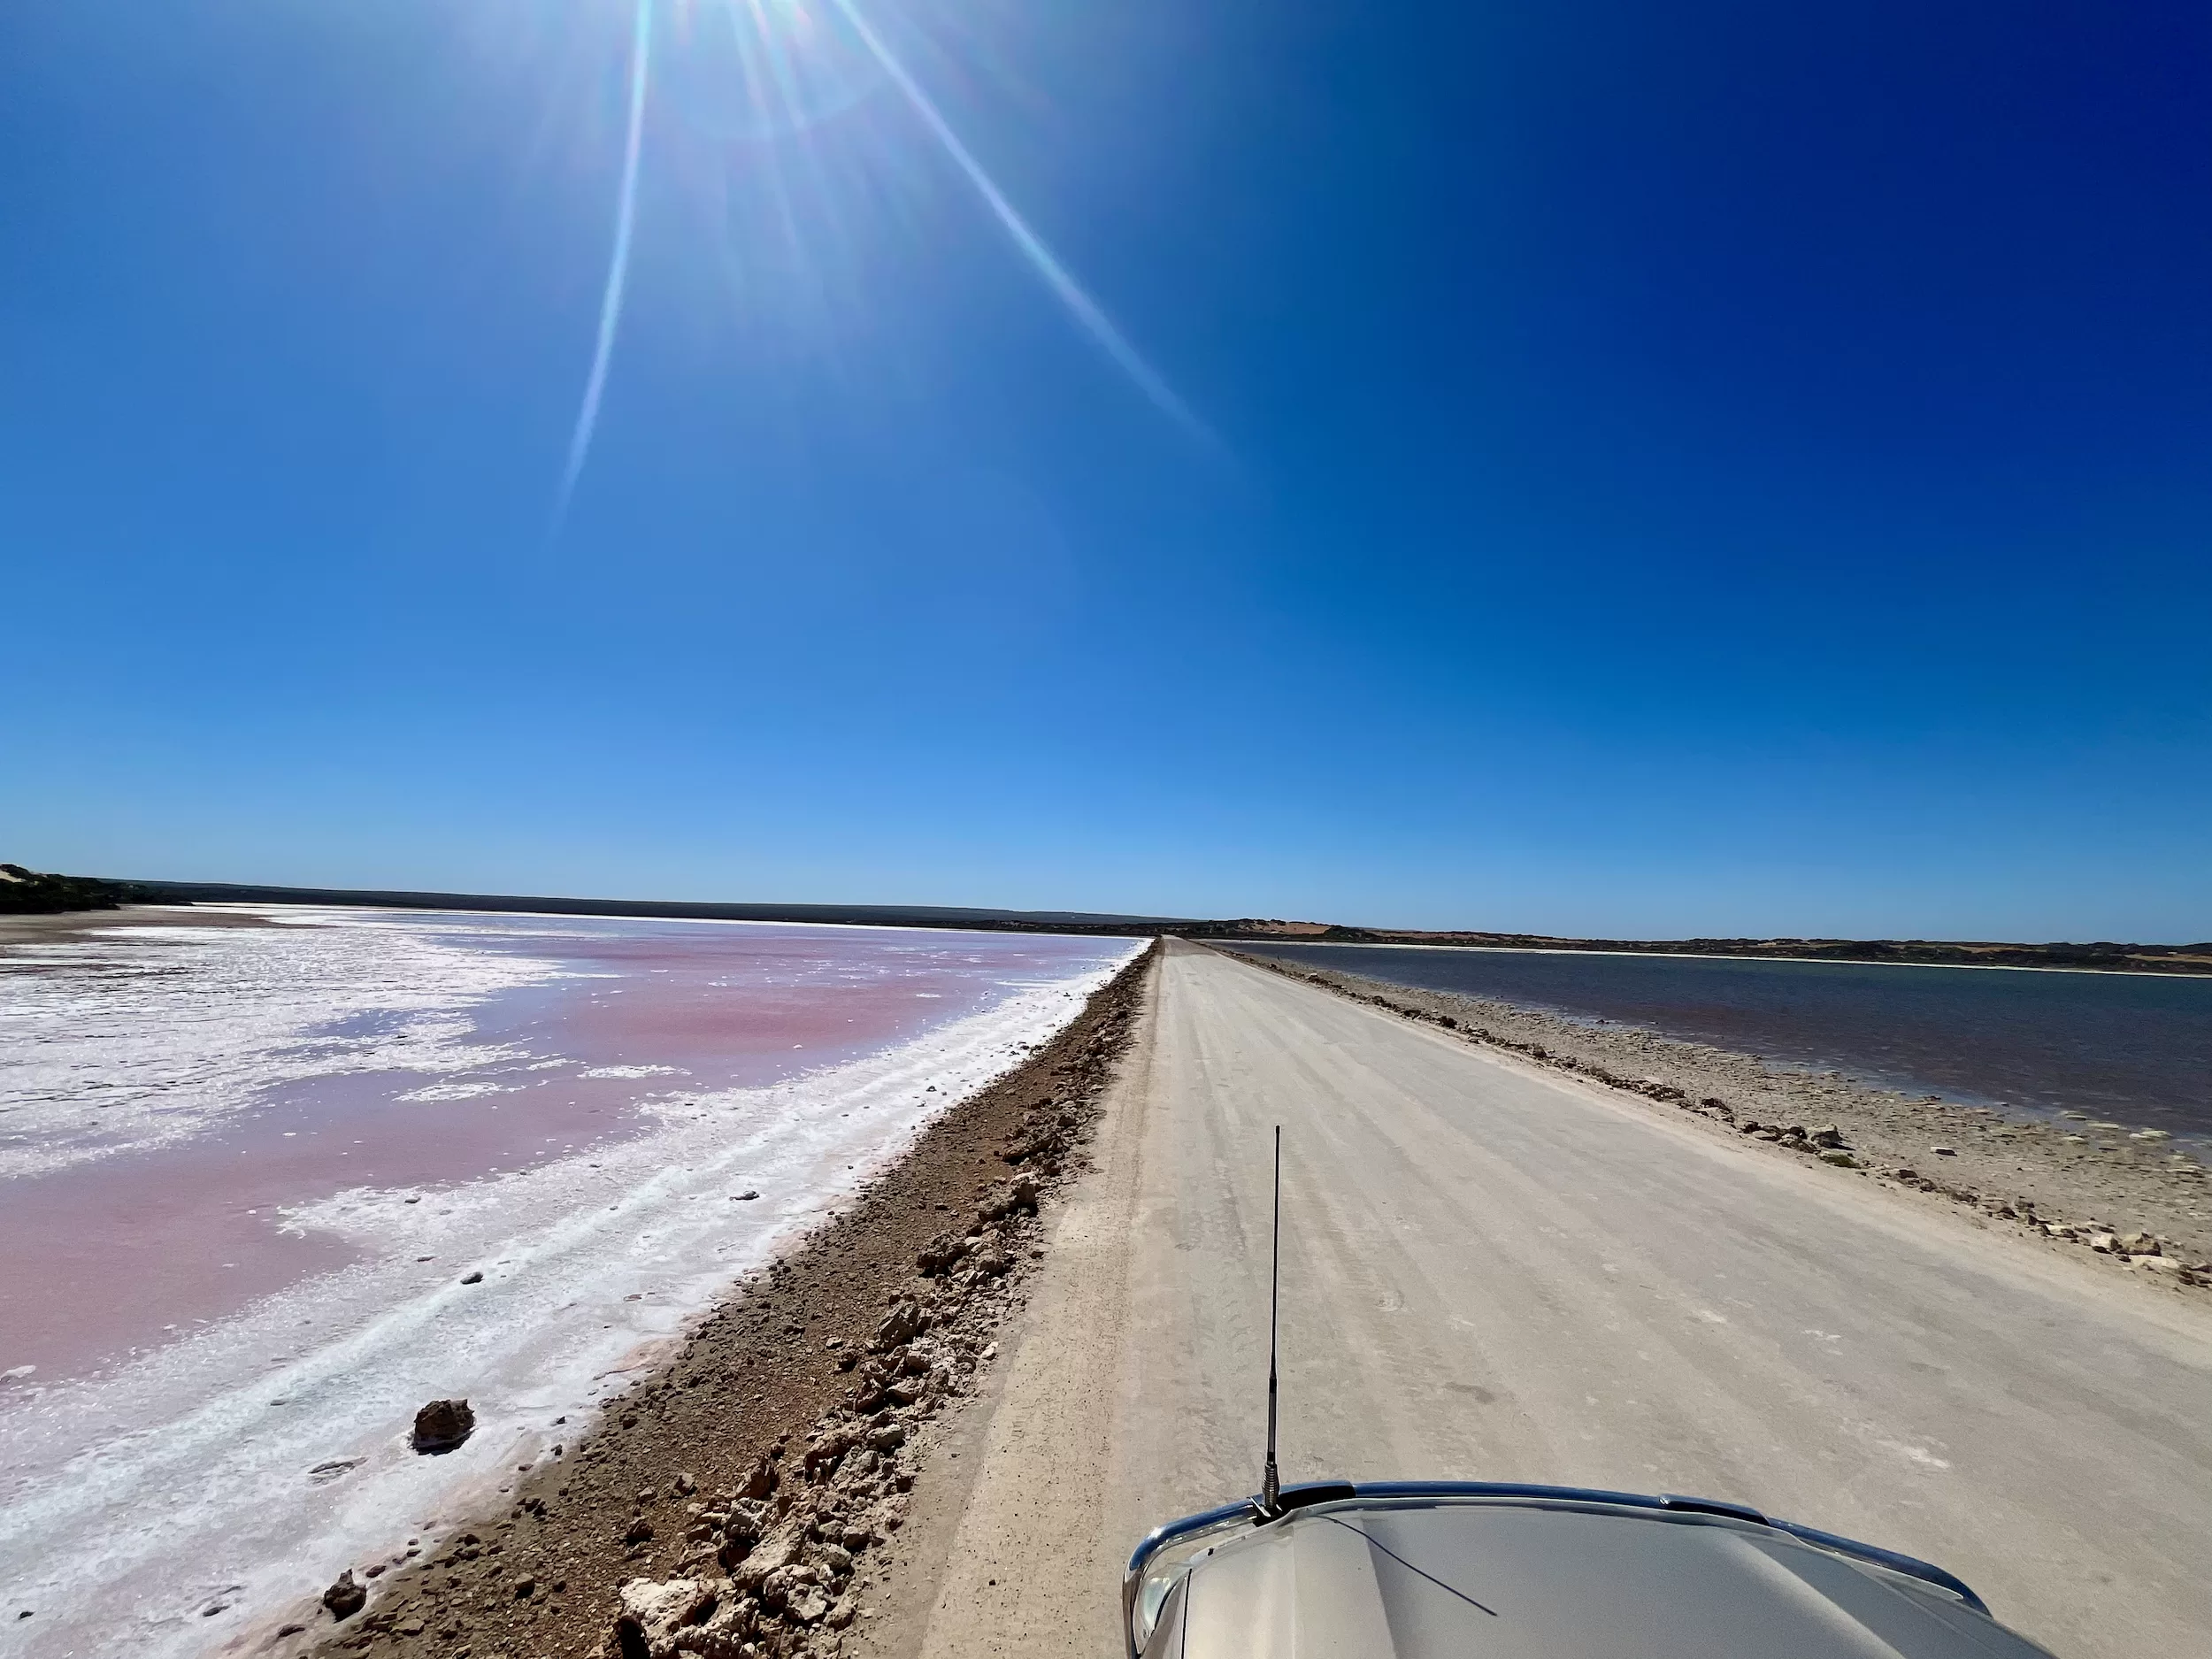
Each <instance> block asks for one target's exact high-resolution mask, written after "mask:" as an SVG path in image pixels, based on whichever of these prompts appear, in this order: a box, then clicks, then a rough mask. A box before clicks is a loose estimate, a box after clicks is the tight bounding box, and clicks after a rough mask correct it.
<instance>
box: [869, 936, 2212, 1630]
mask: <svg viewBox="0 0 2212 1659" xmlns="http://www.w3.org/2000/svg"><path fill="white" fill-rule="evenodd" d="M1167 949H1168V954H1167V955H1166V956H1164V959H1163V960H1162V962H1161V964H1160V971H1159V974H1158V977H1157V979H1156V982H1155V987H1154V997H1155V1006H1154V1008H1153V1009H1152V1010H1151V1012H1152V1016H1153V1018H1151V1019H1150V1020H1149V1021H1148V1022H1147V1029H1146V1033H1145V1035H1144V1036H1143V1037H1142V1038H1141V1039H1140V1043H1139V1046H1138V1048H1136V1049H1135V1050H1134V1051H1133V1053H1132V1055H1131V1056H1130V1060H1129V1063H1128V1064H1127V1066H1126V1068H1125V1072H1124V1075H1123V1077H1122V1079H1121V1081H1120V1083H1119V1085H1118V1087H1117V1090H1116V1092H1115V1094H1114V1095H1113V1096H1112V1098H1111V1100H1110V1104H1109V1107H1108V1111H1107V1116H1106V1118H1105V1119H1104V1120H1103V1122H1102V1125H1101V1126H1100V1131H1099V1139H1098V1141H1097V1145H1096V1148H1095V1155H1096V1160H1097V1167H1096V1168H1094V1170H1093V1171H1091V1172H1090V1173H1089V1174H1087V1176H1086V1177H1085V1178H1084V1179H1083V1180H1082V1181H1081V1182H1080V1183H1079V1186H1078V1187H1077V1188H1076V1190H1075V1193H1074V1194H1073V1196H1072V1197H1071V1200H1070V1202H1069V1203H1068V1204H1067V1205H1066V1207H1065V1208H1064V1209H1063V1210H1061V1211H1060V1212H1059V1214H1058V1216H1057V1217H1056V1222H1055V1228H1056V1231H1055V1235H1054V1241H1053V1245H1052V1248H1051V1249H1050V1250H1049V1251H1048V1255H1047V1258H1046V1262H1045V1263H1044V1266H1043V1270H1042V1271H1041V1275H1040V1277H1039V1279H1038V1281H1037V1285H1036V1294H1034V1296H1033V1298H1032V1299H1031V1301H1030V1303H1029V1306H1028V1308H1027V1310H1025V1312H1024V1313H1023V1314H1022V1315H1021V1316H1020V1317H1019V1318H1018V1320H1017V1322H1016V1323H1015V1324H1013V1325H1010V1326H1009V1327H1008V1329H1007V1331H1006V1333H1004V1335H1003V1336H1002V1351H1003V1353H1004V1356H1005V1357H1004V1359H1003V1361H1002V1363H1001V1364H1000V1365H999V1366H998V1367H997V1368H996V1371H995V1379H994V1382H993V1386H992V1391H991V1392H990V1393H988V1394H986V1395H984V1396H983V1397H982V1398H980V1399H979V1401H977V1402H975V1404H974V1405H973V1406H972V1408H971V1409H969V1410H968V1411H967V1413H966V1414H965V1416H964V1418H963V1419H962V1420H961V1421H960V1422H959V1423H958V1424H956V1425H954V1427H953V1429H952V1439H951V1440H950V1443H949V1445H948V1446H947V1447H946V1448H943V1449H942V1450H941V1451H940V1453H939V1454H938V1455H937V1457H936V1463H937V1466H938V1468H939V1469H941V1470H943V1471H961V1472H960V1473H959V1474H958V1476H957V1477H956V1478H943V1477H940V1476H937V1475H934V1474H933V1476H932V1478H931V1479H928V1480H927V1481H926V1482H925V1487H926V1488H927V1489H928V1493H927V1496H926V1500H925V1501H924V1502H922V1503H921V1504H920V1505H919V1507H918V1509H917V1512H916V1514H915V1516H914V1517H913V1523H912V1525H911V1526H910V1530H909V1533H908V1537H907V1542H906V1548H909V1549H910V1551H912V1552H913V1553H912V1555H910V1562H911V1564H912V1566H913V1567H914V1568H918V1569H921V1571H907V1572H903V1573H902V1574H901V1575H900V1577H901V1578H902V1579H903V1580H905V1581H906V1582H907V1583H908V1584H910V1585H911V1586H915V1587H913V1588H911V1589H910V1590H909V1591H908V1592H907V1594H909V1596H910V1597H911V1598H913V1599H911V1600H910V1601H909V1602H908V1603H907V1604H906V1605H904V1606H900V1605H897V1604H896V1602H895V1603H894V1605H893V1606H891V1607H889V1608H887V1609H885V1612H886V1614H887V1617H882V1618H879V1619H878V1620H875V1621H872V1623H871V1624H870V1625H869V1627H868V1628H869V1629H870V1630H871V1632H872V1634H871V1636H869V1637H867V1638H864V1639H863V1644H862V1650H863V1651H864V1652H870V1653H873V1654H877V1655H885V1656H886V1659H888V1656H889V1655H914V1654H917V1653H919V1654H922V1655H927V1656H928V1659H939V1656H941V1655H943V1656H947V1659H949V1656H950V1655H979V1654H1021V1655H1057V1654H1080V1655H1098V1656H1099V1659H1106V1656H1108V1655H1114V1654H1116V1653H1117V1652H1118V1641H1119V1638H1118V1626H1117V1594H1118V1584H1119V1578H1120V1570H1121V1567H1122V1564H1123V1563H1124V1561H1125V1559H1126V1557H1127V1554H1128V1551H1129V1548H1130V1547H1131V1546H1132V1544H1133V1543H1134V1541H1135V1540H1137V1539H1138V1538H1139V1537H1140V1536H1141V1534H1142V1533H1143V1532H1145V1531H1146V1530H1147V1529H1148V1528H1149V1527H1150V1526H1151V1525H1154V1524H1156V1523H1157V1522H1159V1521H1162V1520H1164V1519H1167V1518H1169V1517H1172V1516H1176V1515H1179V1514H1183V1513H1187V1512H1188V1511H1190V1510H1193V1509H1202V1508H1205V1507H1208V1506H1210V1505H1212V1504H1215V1503H1219V1502H1227V1501H1230V1500H1233V1499H1234V1498H1237V1497H1239V1496H1240V1495H1243V1494H1248V1493H1249V1492H1251V1491H1253V1490H1254V1489H1255V1488H1256V1485H1257V1483H1258V1479H1259V1463H1260V1448H1261V1438H1262V1425H1263V1381H1264V1377H1265V1371H1266V1323H1265V1321H1266V1309H1267V1283H1266V1271H1267V1229H1268V1179H1267V1161H1268V1138H1269V1130H1270V1126H1271V1125H1273V1124H1275V1123H1277V1122H1280V1123H1281V1124H1282V1125H1283V1136H1284V1173H1283V1202H1284V1258H1283V1295H1284V1304H1285V1307H1284V1317H1283V1366H1282V1379H1283V1380H1282V1401H1283V1407H1282V1409H1283V1426H1282V1469H1283V1478H1284V1479H1285V1480H1286V1481H1290V1480H1297V1479H1318V1478H1322V1477H1327V1476H1340V1477H1348V1478H1350V1479H1381V1478H1385V1477H1393V1476H1395V1477H1431V1478H1445V1479H1507V1480H1530V1481H1545V1482H1555V1483H1563V1484H1576V1485H1589V1486H1609V1487H1616V1488H1628V1489H1631V1490H1639V1491H1647V1492H1657V1491H1668V1492H1682V1493H1691V1494H1701V1495H1705V1496H1709V1497H1720V1498H1732V1499H1735V1500H1739V1501H1740V1502H1748V1503H1752V1504H1755V1505H1757V1506H1759V1507H1760V1508H1762V1509H1766V1510H1767V1511H1769V1512H1770V1513H1772V1514H1775V1515H1778V1516H1784V1517H1788V1518H1790V1519H1793V1520H1798V1521H1802V1522H1805V1523H1808V1524H1809V1525H1815V1526H1820V1527H1824V1528H1827V1529H1829V1530H1831V1531H1835V1532H1844V1533H1847V1534H1849V1535H1851V1536H1855V1537H1858V1538H1862V1539H1865V1540H1869V1541H1870V1542H1874V1543H1878V1544H1882V1545H1886V1546H1888V1547H1890V1548H1897V1549H1902V1550H1905V1551H1908V1552H1909V1553H1912V1554H1915V1555H1922V1556H1924V1557H1927V1558H1929V1559H1932V1560H1933V1561H1935V1562H1937V1563H1939V1564H1941V1565H1943V1566H1946V1567H1947V1568H1949V1569H1950V1570H1951V1571H1955V1572H1956V1573H1958V1574H1959V1575H1960V1576H1961V1577H1962V1578H1965V1579H1966V1580H1967V1582H1969V1583H1970V1584H1971V1585H1973V1586H1975V1588H1977V1589H1978V1590H1979V1591H1980V1592H1981V1594H1983V1596H1984V1597H1985V1599H1986V1600H1987V1601H1989V1603H1990V1605H1991V1607H1992V1608H1993V1609H1994V1610H1995V1612H1996V1613H1997V1615H1998V1617H2000V1618H2001V1619H2003V1620H2005V1621H2006V1622H2007V1623H2008V1624H2012V1625H2014V1626H2015V1627H2016V1628H2017V1629H2019V1630H2021V1631H2023V1632H2025V1633H2026V1634H2028V1635H2030V1636H2032V1637H2034V1638H2036V1639H2037V1640H2040V1641H2042V1642H2044V1643H2045V1644H2047V1646H2048V1647H2051V1648H2052V1650H2053V1651H2054V1652H2055V1653H2056V1654H2058V1655H2060V1656H2061V1659H2152V1656H2153V1655H2183V1654H2202V1653H2208V1652H2212V1571H2208V1567H2207V1563H2212V1322H2208V1321H2207V1320H2206V1318H2205V1317H2204V1315H2203V1313H2202V1312H2201V1311H2200V1310H2194V1309H2193V1308H2190V1307H2187V1306H2185V1305H2183V1304H2182V1299H2181V1298H2180V1297H2179V1296H2178V1295H2176V1294H2172V1293H2171V1292H2168V1291H2164V1290H2162V1289H2161V1288H2160V1287H2157V1286H2138V1285H2136V1284H2134V1283H2132V1282H2129V1281H2126V1280H2124V1279H2121V1277H2120V1276H2119V1274H2118V1273H2117V1271H2116V1270H2111V1269H2109V1268H2107V1267H2105V1266H2104V1264H2103V1263H2099V1262H2084V1261H2080V1260H2078V1259H2070V1258H2069V1257H2068V1256H2064V1255H2061V1254H2059V1253H2056V1252H2055V1251H2054V1252H2052V1253H2050V1254H2045V1253H2044V1252H2043V1251H2042V1250H2041V1249H2040V1248H2038V1247H2035V1246H2032V1245H2030V1244H2027V1243H2025V1242H2024V1241H2023V1240H2020V1239H2018V1238H2016V1237H2012V1236H1999V1235H1997V1234H1994V1233H1986V1232H1984V1231H1982V1230H1980V1229H1979V1228H1978V1226H1977V1225H1976V1224H1975V1223H1974V1221H1973V1220H1972V1219H1970V1218H1969V1217H1961V1216H1956V1215H1953V1214H1948V1213H1941V1212H1938V1211H1934V1210H1923V1209H1921V1208H1917V1207H1916V1206H1915V1205H1914V1204H1912V1203H1911V1202H1909V1199H1908V1198H1906V1197H1905V1196H1903V1195H1901V1194H1895V1193H1892V1192H1888V1191H1886V1190H1883V1189H1878V1188H1877V1187H1875V1185H1874V1183H1872V1182H1870V1181H1868V1180H1865V1179H1862V1178H1860V1177H1858V1176H1856V1175H1854V1174H1852V1173H1851V1172H1849V1171H1837V1170H1832V1169H1828V1168H1826V1167H1824V1166H1805V1165H1801V1164H1797V1163H1796V1162H1794V1161H1793V1160H1787V1159H1784V1158H1782V1157H1778V1156H1773V1155H1771V1154H1770V1153H1767V1152H1765V1151H1764V1150H1763V1149H1755V1148H1750V1147H1748V1146H1746V1145H1744V1144H1742V1143H1740V1141H1738V1140H1737V1139H1736V1138H1735V1137H1733V1136H1732V1135H1730V1134H1728V1133H1726V1132H1725V1131H1724V1130H1722V1129H1720V1128H1718V1127H1717V1126H1716V1125H1711V1124H1709V1123H1707V1122H1705V1121H1704V1120H1701V1119H1695V1118H1689V1119H1686V1118H1683V1117H1682V1116H1681V1115H1680V1114H1676V1113H1670V1112H1667V1111H1665V1110H1663V1109H1658V1108H1654V1107H1652V1106H1650V1105H1648V1104H1647V1103H1642V1102H1635V1101H1633V1100H1631V1099H1628V1098H1626V1097H1623V1096H1619V1095H1616V1094H1609V1093H1607V1092H1605V1091H1603V1090H1601V1089H1600V1088H1597V1087H1592V1086H1586V1085H1582V1084H1579V1083H1578V1082H1575V1081H1573V1080H1571V1079H1564V1078H1562V1077H1561V1076H1559V1075H1558V1074H1557V1073H1555V1072H1548V1071H1537V1070H1534V1069H1532V1068H1524V1067H1522V1066H1520V1065H1518V1064H1515V1063H1512V1062H1509V1061H1508V1060H1506V1059H1504V1058H1502V1057H1495V1056H1494V1055H1493V1054H1492V1053H1489V1052H1486V1051H1482V1050H1479V1049H1477V1048H1474V1047H1472V1046H1471V1045H1470V1044H1469V1043H1468V1042H1466V1041H1463V1040H1462V1039H1459V1038H1457V1037H1455V1036H1452V1035H1450V1034H1448V1033H1444V1032H1441V1031H1439V1030H1435V1029H1433V1028H1429V1027H1424V1026H1421V1025H1416V1024H1413V1023H1411V1022H1409V1021H1406V1020H1402V1019H1400V1018H1396V1017H1394V1016H1393V1015H1390V1014H1388V1013H1386V1012H1384V1011H1382V1010H1377V1009H1374V1008H1371V1007H1366V1006H1363V1005H1361V1004H1357V1003H1355V1002H1349V1001H1347V1000H1345V999H1343V998H1340V997H1338V996H1336V995H1331V994H1329V993H1326V992H1324V991H1321V990H1317V989H1316V988H1314V987H1309V986H1305V985H1302V984H1299V983H1296V982H1294V981H1291V980H1289V979H1284V978H1282V977H1280V976H1278V975H1274V974H1270V973H1267V972H1263V971H1261V970H1259V969H1256V968H1252V967H1249V966H1247V965H1244V964H1240V963H1236V962H1233V961H1231V960H1229V959H1227V958H1225V957H1223V956H1217V955H1215V954H1213V953H1211V952H1210V951H1206V950H1203V949H1199V948H1196V947H1192V946H1187V945H1179V944H1177V943H1176V942H1174V941H1170V942H1169V945H1168V948H1167ZM953 1452H957V1453H958V1458H957V1460H956V1461H954V1460H952V1459H951V1457H950V1454H951V1453H953ZM924 1495H925V1494H924V1493H922V1492H918V1494H917V1496H918V1498H919V1497H924ZM856 1634H857V1632H856Z"/></svg>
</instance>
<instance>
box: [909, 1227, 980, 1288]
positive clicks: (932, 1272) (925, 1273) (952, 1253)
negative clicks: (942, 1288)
mask: <svg viewBox="0 0 2212 1659" xmlns="http://www.w3.org/2000/svg"><path fill="white" fill-rule="evenodd" d="M968 1249H969V1245H968V1241H967V1240H965V1239H964V1238H962V1237H961V1236H960V1235H959V1234H958V1233H939V1234H938V1235H937V1236H936V1237H935V1238H933V1239H932V1240H930V1241H929V1242H928V1243H927V1244H925V1245H924V1246H923V1247H922V1248H921V1252H920V1254H919V1255H918V1256H916V1257H915V1258H914V1264H915V1265H916V1266H917V1267H918V1268H920V1269H921V1271H922V1277H923V1278H925V1279H934V1278H936V1277H937V1276H938V1275H939V1274H941V1273H942V1272H944V1271H947V1270H948V1269H949V1268H951V1267H952V1266H953V1265H954V1264H955V1263H957V1262H958V1261H959V1260H960V1258H961V1257H962V1256H965V1255H967V1253H968Z"/></svg>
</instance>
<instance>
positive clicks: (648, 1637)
mask: <svg viewBox="0 0 2212 1659" xmlns="http://www.w3.org/2000/svg"><path fill="white" fill-rule="evenodd" d="M615 1594H617V1595H618V1597H619V1598H620V1610H619V1611H618V1612H617V1613H616V1615H615V1622H614V1629H615V1647H616V1651H617V1652H618V1653H620V1654H622V1655H625V1659H628V1656H629V1655H638V1656H639V1659H661V1656H662V1655H668V1654H672V1653H674V1652H675V1651H676V1635H677V1632H680V1631H681V1630H683V1629H684V1628H685V1627H686V1626H687V1625H691V1624H699V1623H701V1622H702V1621H703V1619H704V1618H705V1617H706V1616H707V1615H708V1614H709V1613H710V1612H711V1611H712V1609H713V1608H714V1603H715V1594H714V1592H713V1590H712V1589H711V1588H710V1587H709V1586H708V1585H707V1584H706V1583H705V1582H704V1581H703V1580H702V1579H698V1578H671V1579H669V1580H668V1581H667V1582H666V1583H664V1584H655V1583H654V1582H652V1580H650V1579H649V1578H632V1579H631V1580H630V1581H629V1582H628V1583H626V1584H624V1585H622V1586H620V1587H619V1588H618V1590H617V1591H616V1592H615Z"/></svg>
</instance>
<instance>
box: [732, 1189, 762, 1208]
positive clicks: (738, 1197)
mask: <svg viewBox="0 0 2212 1659" xmlns="http://www.w3.org/2000/svg"><path fill="white" fill-rule="evenodd" d="M759 1196H760V1194H758V1193H757V1192H756V1191H755V1190H754V1189H753V1188H751V1187H747V1188H746V1189H745V1190H744V1191H743V1192H741V1193H732V1194H730V1202H732V1203H733V1204H744V1203H750V1202H752V1201H753V1200H754V1199H756V1198H758V1197H759Z"/></svg>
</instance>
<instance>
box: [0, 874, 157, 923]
mask: <svg viewBox="0 0 2212 1659" xmlns="http://www.w3.org/2000/svg"><path fill="white" fill-rule="evenodd" d="M147 896H148V895H146V894H144V893H142V892H141V891H140V890H139V889H137V888H136V887H132V886H131V885H130V884H129V883H127V882H121V881H103V880H101V879H98V878H97V877H96V876H54V875H42V874H41V873H40V872H37V871H35V870H26V869H25V868H24V867H23V866H22V865H21V864H0V916H53V915H57V914H58V913H60V912H62V911H64V910H119V909H120V908H121V907H122V906H124V905H126V904H129V903H133V902H141V901H142V900H144V899H145V898H146V897H147Z"/></svg>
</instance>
